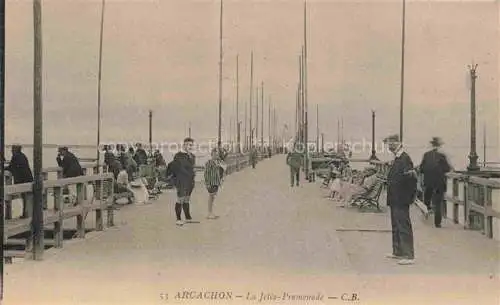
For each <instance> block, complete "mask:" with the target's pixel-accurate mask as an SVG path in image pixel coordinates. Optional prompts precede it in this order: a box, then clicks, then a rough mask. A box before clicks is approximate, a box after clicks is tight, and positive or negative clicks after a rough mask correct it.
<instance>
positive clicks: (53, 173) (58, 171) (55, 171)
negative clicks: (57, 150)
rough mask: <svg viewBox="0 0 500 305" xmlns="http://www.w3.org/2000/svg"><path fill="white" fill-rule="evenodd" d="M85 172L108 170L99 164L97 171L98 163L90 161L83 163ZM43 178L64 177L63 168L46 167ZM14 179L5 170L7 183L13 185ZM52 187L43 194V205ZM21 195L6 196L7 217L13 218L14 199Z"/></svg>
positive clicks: (89, 173)
mask: <svg viewBox="0 0 500 305" xmlns="http://www.w3.org/2000/svg"><path fill="white" fill-rule="evenodd" d="M81 166H82V169H83V173H84V174H85V175H91V174H97V173H98V172H101V173H102V172H106V169H105V167H104V166H99V168H100V171H97V169H98V168H97V164H96V163H88V164H82V165H81ZM42 176H43V180H49V179H51V180H56V179H62V168H61V167H57V166H54V167H46V168H43V169H42ZM13 182H14V181H12V174H11V173H10V172H8V171H5V185H12V184H13ZM51 191H52V190H51V189H48V190H46V191H45V192H44V194H43V205H44V207H46V206H47V200H48V196H49V195H50V193H51ZM19 197H21V196H20V195H13V196H11V197H10V198H5V212H4V213H5V214H4V215H5V219H11V218H12V200H13V199H16V198H19Z"/></svg>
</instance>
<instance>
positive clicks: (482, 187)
mask: <svg viewBox="0 0 500 305" xmlns="http://www.w3.org/2000/svg"><path fill="white" fill-rule="evenodd" d="M447 177H448V179H447V184H448V185H447V192H446V198H445V199H446V202H447V204H446V205H447V208H448V211H450V214H451V215H448V217H449V218H451V219H452V220H453V222H455V223H457V224H461V225H463V226H464V228H465V229H470V230H478V231H481V232H482V233H483V234H484V235H486V236H487V237H489V238H493V239H495V240H500V181H499V180H495V179H488V178H483V177H477V176H471V175H467V174H464V173H449V174H448V175H447Z"/></svg>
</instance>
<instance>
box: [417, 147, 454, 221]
mask: <svg viewBox="0 0 500 305" xmlns="http://www.w3.org/2000/svg"><path fill="white" fill-rule="evenodd" d="M443 144H444V143H443V141H442V140H441V139H440V138H439V137H433V138H432V140H431V145H432V149H431V150H430V151H428V152H426V153H425V154H424V156H423V158H422V163H420V166H419V171H420V172H421V173H422V174H423V175H424V203H425V205H426V206H427V210H428V211H430V210H431V209H432V210H433V211H434V225H435V226H436V228H441V221H442V205H443V200H444V193H445V191H446V173H447V172H449V171H450V170H451V166H450V164H449V163H448V160H447V158H446V156H445V155H444V154H443V153H441V152H440V151H439V149H440V147H441V146H442V145H443ZM431 202H432V206H431Z"/></svg>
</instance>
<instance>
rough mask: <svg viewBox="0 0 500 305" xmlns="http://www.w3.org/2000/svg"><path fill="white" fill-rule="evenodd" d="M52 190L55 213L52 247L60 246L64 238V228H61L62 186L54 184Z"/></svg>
mask: <svg viewBox="0 0 500 305" xmlns="http://www.w3.org/2000/svg"><path fill="white" fill-rule="evenodd" d="M53 192H54V211H55V212H56V214H57V221H56V222H54V247H55V248H62V246H63V240H64V229H63V220H64V219H63V208H64V204H63V195H62V187H60V186H56V187H54V189H53Z"/></svg>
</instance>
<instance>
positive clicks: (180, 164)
mask: <svg viewBox="0 0 500 305" xmlns="http://www.w3.org/2000/svg"><path fill="white" fill-rule="evenodd" d="M195 162H196V160H195V156H194V155H193V154H191V153H186V152H182V151H180V152H178V153H176V154H175V156H174V160H173V161H172V162H171V163H170V164H169V166H168V168H167V171H168V172H169V173H171V174H172V176H173V179H174V184H175V186H176V187H184V186H191V185H194V177H195V172H194V165H195Z"/></svg>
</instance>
